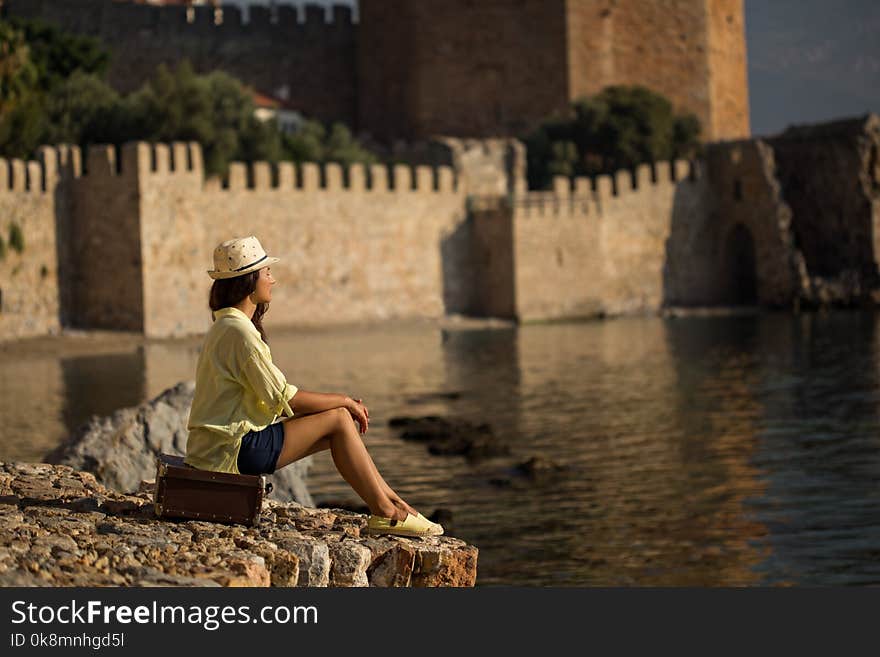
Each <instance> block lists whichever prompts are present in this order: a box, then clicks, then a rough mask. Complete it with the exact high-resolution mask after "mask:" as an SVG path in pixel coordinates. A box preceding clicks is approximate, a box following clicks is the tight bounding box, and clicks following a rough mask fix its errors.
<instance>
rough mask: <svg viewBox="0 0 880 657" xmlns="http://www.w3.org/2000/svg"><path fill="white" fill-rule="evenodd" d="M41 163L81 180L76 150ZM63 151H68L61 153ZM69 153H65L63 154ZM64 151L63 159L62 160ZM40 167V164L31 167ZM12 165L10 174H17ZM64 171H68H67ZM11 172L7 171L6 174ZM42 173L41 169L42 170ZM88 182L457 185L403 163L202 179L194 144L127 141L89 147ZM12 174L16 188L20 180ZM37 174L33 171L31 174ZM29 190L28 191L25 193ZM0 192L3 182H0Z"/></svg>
mask: <svg viewBox="0 0 880 657" xmlns="http://www.w3.org/2000/svg"><path fill="white" fill-rule="evenodd" d="M44 148H45V149H46V153H47V157H46V158H44V160H46V161H49V160H51V161H52V162H57V163H60V164H55V165H54V167H55V168H54V170H56V171H57V170H59V167H60V166H68V165H65V164H64V163H66V162H68V160H70V162H71V165H69V166H72V167H73V169H72V171H75V175H76V177H79V176H80V175H81V166H80V164H79V162H80V155H79V149H78V148H74V149H71V147H58V148H53V147H44ZM65 149H67V150H65ZM68 150H70V153H69V154H67V153H68ZM62 151H63V153H64V154H63V155H62ZM34 164H36V165H39V166H40V167H43V165H44V163H43V162H40V163H34ZM22 166H23V165H21V164H14V167H15V169H14V170H15V171H19V170H20V169H22ZM68 168H69V167H68ZM10 170H12V169H10ZM41 170H42V169H41ZM84 174H85V175H86V176H88V177H95V176H107V177H118V178H126V177H137V178H139V179H140V180H142V181H144V182H148V183H149V182H153V183H158V184H161V183H162V182H164V181H174V180H177V179H180V180H187V181H193V180H195V181H197V182H196V183H194V185H193V187H194V188H196V187H198V188H200V189H202V190H203V191H208V192H215V191H224V192H225V191H232V192H236V191H244V190H250V191H273V192H318V191H321V192H343V191H347V192H368V193H383V192H384V193H401V194H430V193H436V194H457V193H458V192H459V181H458V178H457V176H456V174H455V171H454V170H453V168H452V167H449V166H446V165H439V166H427V165H418V166H415V167H413V166H410V165H408V164H394V165H391V166H386V165H384V164H373V165H369V166H365V165H363V164H352V165H351V166H349V167H348V168H347V169H346V168H343V167H342V166H341V165H340V164H337V163H335V162H327V163H323V164H321V163H316V162H305V163H301V164H296V163H294V162H278V163H272V162H252V163H246V162H231V163H230V165H229V171H228V173H227V174H226V176H225V177H223V178H221V177H219V176H208V177H207V178H206V177H205V169H204V159H203V155H202V147H201V145H200V144H199V143H198V142H173V143H171V144H164V143H148V142H130V143H126V144H123V145H122V146H121V147H116V146H113V145H107V144H96V145H91V146H89V148H88V150H87V153H86V160H85V171H84ZM22 175H23V174H21V173H13V174H12V179H13V180H15V181H18V182H16V183H15V184H16V189H18V186H20V185H22V184H25V183H22V182H21V181H22V180H26V179H27V176H26V175H25V177H24V178H22ZM33 175H38V173H37V170H36V168H34V174H33ZM29 188H30V187H28V189H29ZM0 189H2V181H0Z"/></svg>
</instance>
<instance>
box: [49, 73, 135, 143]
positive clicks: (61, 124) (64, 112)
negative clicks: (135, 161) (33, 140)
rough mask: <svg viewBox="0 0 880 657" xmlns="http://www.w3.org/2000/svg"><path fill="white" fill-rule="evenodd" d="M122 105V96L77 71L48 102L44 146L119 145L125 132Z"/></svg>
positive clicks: (95, 79)
mask: <svg viewBox="0 0 880 657" xmlns="http://www.w3.org/2000/svg"><path fill="white" fill-rule="evenodd" d="M120 102H121V99H120V97H119V94H117V93H116V91H114V90H113V89H112V88H111V87H110V86H109V85H108V84H107V83H106V82H104V81H103V80H101V79H100V78H99V77H97V76H96V75H94V74H90V73H84V72H83V71H74V73H73V74H72V75H71V76H70V77H69V78H68V79H67V80H65V81H64V82H62V83H61V84H59V85H58V87H57V88H56V89H55V90H54V91H53V92H52V94H51V95H50V96H49V97H48V99H47V102H46V118H47V125H46V127H45V130H44V131H43V135H42V137H43V140H44V143H47V144H60V143H69V144H87V143H90V142H91V143H95V142H116V141H119V139H120V137H124V132H125V128H124V125H123V124H122V117H121V114H122V112H121V109H120Z"/></svg>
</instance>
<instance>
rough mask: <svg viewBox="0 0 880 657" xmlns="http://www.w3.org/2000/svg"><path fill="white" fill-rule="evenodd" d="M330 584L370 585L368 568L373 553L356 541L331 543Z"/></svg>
mask: <svg viewBox="0 0 880 657" xmlns="http://www.w3.org/2000/svg"><path fill="white" fill-rule="evenodd" d="M329 548H330V560H331V566H330V586H369V585H370V581H369V579H367V568H369V566H370V563H372V557H373V553H372V552H371V551H370V549H369V548H368V547H365V546H363V545H359V544H358V543H356V542H355V541H340V542H339V543H331V544H330V545H329Z"/></svg>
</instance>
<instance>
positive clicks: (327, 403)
mask: <svg viewBox="0 0 880 657" xmlns="http://www.w3.org/2000/svg"><path fill="white" fill-rule="evenodd" d="M290 407H291V408H292V409H293V412H294V414H295V415H309V414H310V413H320V412H321V411H329V410H330V409H332V408H339V407H342V408H345V409H347V410H348V412H349V413H351V416H352V417H353V418H354V419H355V420H356V421H357V423H358V424H359V425H360V429H361V433H366V432H367V427H368V426H369V424H370V412H369V411H368V410H367V407H366V406H364V404H363V403H362V402H361V400H360V399H352V398H351V397H346V396H345V395H336V394H333V393H327V392H310V391H308V390H302V389H299V390H297V392H296V393H295V394H294V395H293V397H291V398H290Z"/></svg>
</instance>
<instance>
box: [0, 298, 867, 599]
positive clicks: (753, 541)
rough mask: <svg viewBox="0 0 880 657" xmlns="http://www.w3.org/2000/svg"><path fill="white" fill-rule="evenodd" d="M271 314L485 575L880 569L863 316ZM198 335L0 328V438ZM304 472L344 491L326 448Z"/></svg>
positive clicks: (786, 574) (855, 579) (730, 578)
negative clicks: (432, 420)
mask: <svg viewBox="0 0 880 657" xmlns="http://www.w3.org/2000/svg"><path fill="white" fill-rule="evenodd" d="M269 331H270V341H271V346H272V352H273V355H274V358H275V361H276V363H277V364H278V365H279V366H280V367H281V368H282V370H284V372H285V373H286V374H287V375H288V377H289V378H290V380H291V381H292V382H294V383H296V384H297V385H299V386H300V387H302V388H304V389H309V390H325V391H326V390H331V391H339V392H345V393H347V394H352V395H356V396H361V397H363V398H364V399H365V400H366V401H367V403H368V405H369V407H370V411H371V417H372V419H373V422H372V424H371V430H370V432H369V434H368V435H367V442H368V445H369V446H370V449H371V452H372V453H373V454H374V457H375V459H376V461H377V463H378V464H379V467H380V469H382V471H383V473H384V474H385V475H386V478H387V479H388V480H389V481H390V482H391V483H392V485H394V486H395V487H397V488H398V489H399V490H400V491H401V492H402V493H403V494H404V495H405V496H406V497H407V498H408V499H409V500H410V501H411V502H412V503H414V504H415V505H416V506H418V507H420V508H421V509H422V510H423V511H425V512H430V511H432V510H433V509H434V508H437V507H443V508H447V509H449V510H451V511H452V512H453V514H454V517H453V521H452V523H451V526H450V530H451V533H453V534H454V535H456V536H459V537H461V538H463V539H465V540H468V541H470V542H473V543H475V544H476V545H477V546H478V547H479V548H480V550H481V552H480V564H479V576H478V583H479V584H481V585H492V584H527V585H544V584H563V585H572V584H579V585H754V584H864V583H872V582H876V581H877V580H878V579H880V578H878V571H880V565H878V564H880V561H878V560H877V559H876V557H877V556H878V554H877V553H878V550H880V548H878V547H877V546H878V545H880V521H878V518H877V516H876V513H875V512H874V509H875V508H876V506H877V497H878V494H880V493H878V492H877V491H878V487H877V485H876V482H877V481H878V476H880V444H878V429H880V416H878V411H877V408H878V401H880V399H878V396H880V381H878V375H877V372H878V367H880V361H878V353H880V348H878V331H877V318H876V317H875V316H874V315H870V314H861V313H831V314H828V315H804V316H800V317H791V316H787V315H774V314H767V315H754V316H744V317H726V318H689V319H682V318H680V319H676V320H661V319H657V318H633V319H619V320H613V321H604V322H598V321H597V322H585V323H571V324H546V325H528V326H523V327H518V328H516V327H501V328H498V327H493V328H486V327H482V328H479V327H478V328H474V327H469V328H465V327H457V328H456V327H446V328H440V327H438V326H433V325H427V324H419V323H415V324H405V323H402V324H395V325H388V326H377V325H373V326H359V327H350V328H335V329H332V330H316V329H310V330H297V331H291V330H278V329H273V328H272V327H271V325H269ZM86 342H87V341H86ZM200 343H201V341H200V340H199V339H187V340H177V341H145V340H143V339H141V338H138V337H136V336H129V337H128V338H125V339H122V338H117V339H116V340H115V342H113V344H109V343H108V342H107V341H100V340H98V341H95V342H94V343H93V344H91V345H88V344H85V343H84V341H83V340H82V339H80V341H79V342H78V343H77V344H76V345H75V346H74V347H71V346H70V345H69V344H68V345H66V346H65V344H63V340H62V341H59V340H56V341H54V342H51V346H47V344H49V343H46V342H43V343H39V344H41V345H42V346H37V345H38V343H37V342H28V343H19V344H18V345H15V346H9V345H6V346H3V347H0V364H2V367H0V427H2V429H0V431H2V440H0V459H2V460H11V459H17V460H39V458H41V457H42V455H43V454H44V453H45V452H46V451H48V449H50V448H51V447H54V446H55V444H57V442H59V441H60V440H61V439H62V437H63V436H64V435H65V433H66V432H68V431H70V430H71V429H72V428H74V427H75V426H76V425H77V424H78V423H80V422H82V421H83V420H84V419H86V418H88V416H89V415H91V414H92V413H98V414H108V413H109V412H111V411H112V410H113V409H115V408H118V407H120V406H130V405H134V404H136V403H138V402H139V401H142V400H143V399H146V398H150V397H153V396H155V395H157V394H158V393H159V392H161V391H162V390H164V389H165V388H167V387H169V386H171V385H173V384H174V383H176V382H178V381H180V380H183V379H190V378H192V375H193V373H194V371H195V365H196V360H197V358H198V353H199V348H200ZM448 393H459V394H458V395H452V394H448ZM427 414H440V415H452V416H456V417H461V418H464V419H469V420H472V421H475V422H489V423H491V424H492V426H493V428H494V429H495V432H496V434H498V435H499V436H500V437H502V438H503V439H504V440H505V441H506V442H507V443H508V444H509V445H510V447H511V455H510V456H507V457H499V458H494V459H490V460H485V461H481V462H468V461H466V460H465V459H464V458H462V457H434V456H431V455H429V454H428V452H427V450H426V449H425V447H424V445H421V444H417V443H405V442H403V441H401V440H400V439H399V438H398V437H397V436H396V434H395V433H394V432H393V431H391V430H390V429H389V428H388V426H387V421H388V419H390V418H391V417H393V416H395V415H427ZM25 437H27V438H25ZM531 457H543V458H545V459H549V460H551V461H553V462H555V463H557V464H560V465H564V466H565V467H566V471H565V472H564V473H563V474H562V475H561V476H558V477H556V478H551V479H550V480H548V481H543V482H542V481H539V482H531V481H529V480H528V479H527V478H525V477H522V476H520V475H518V474H516V470H515V468H514V466H515V465H516V464H517V463H521V462H524V461H526V460H527V459H529V458H531ZM309 483H310V488H311V489H312V492H313V496H314V497H315V498H316V499H317V500H319V501H320V500H322V499H325V500H326V499H330V498H334V499H338V498H341V497H343V498H344V497H347V498H352V496H353V494H352V493H351V492H350V489H349V488H348V486H347V484H345V483H344V482H343V481H342V480H341V479H340V477H339V475H338V474H337V473H336V470H335V468H334V467H333V464H332V461H331V460H330V458H329V456H326V455H321V456H319V457H318V458H317V460H316V463H315V466H314V467H313V470H312V475H311V477H310V482H309Z"/></svg>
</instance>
